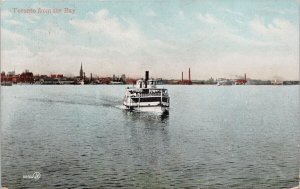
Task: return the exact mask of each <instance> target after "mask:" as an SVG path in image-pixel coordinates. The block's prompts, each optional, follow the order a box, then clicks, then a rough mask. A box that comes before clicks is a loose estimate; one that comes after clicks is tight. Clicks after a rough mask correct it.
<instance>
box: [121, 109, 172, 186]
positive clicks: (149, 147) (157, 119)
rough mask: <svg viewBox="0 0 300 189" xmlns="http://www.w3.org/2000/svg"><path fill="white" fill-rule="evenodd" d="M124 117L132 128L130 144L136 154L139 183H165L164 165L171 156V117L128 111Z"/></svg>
mask: <svg viewBox="0 0 300 189" xmlns="http://www.w3.org/2000/svg"><path fill="white" fill-rule="evenodd" d="M123 115H124V117H125V118H126V120H127V121H128V122H127V126H128V127H130V142H129V143H130V145H131V146H132V152H133V153H134V154H133V156H134V159H135V165H134V166H135V170H136V173H137V178H138V180H139V181H138V182H144V184H145V182H149V184H152V183H153V181H154V180H155V182H157V181H160V182H165V181H164V179H163V178H165V175H163V172H164V168H163V166H162V165H164V164H166V160H167V159H169V158H168V157H169V155H170V153H169V152H170V138H169V130H168V125H169V117H168V116H167V115H163V116H160V115H153V114H149V113H138V112H126V111H125V112H124V114H123ZM145 178H147V179H146V180H145Z"/></svg>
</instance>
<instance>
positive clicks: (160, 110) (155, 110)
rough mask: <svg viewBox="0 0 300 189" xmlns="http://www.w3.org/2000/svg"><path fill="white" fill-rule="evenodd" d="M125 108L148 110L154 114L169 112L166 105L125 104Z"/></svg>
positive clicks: (138, 110)
mask: <svg viewBox="0 0 300 189" xmlns="http://www.w3.org/2000/svg"><path fill="white" fill-rule="evenodd" d="M123 106H124V107H125V109H126V110H130V111H137V112H149V113H155V114H168V113H169V107H166V106H144V107H143V106H140V107H137V106H126V105H123Z"/></svg>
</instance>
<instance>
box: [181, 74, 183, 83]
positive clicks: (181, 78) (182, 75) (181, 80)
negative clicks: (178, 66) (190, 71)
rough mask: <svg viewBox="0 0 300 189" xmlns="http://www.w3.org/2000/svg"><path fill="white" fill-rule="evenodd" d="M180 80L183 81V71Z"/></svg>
mask: <svg viewBox="0 0 300 189" xmlns="http://www.w3.org/2000/svg"><path fill="white" fill-rule="evenodd" d="M181 81H183V72H181Z"/></svg>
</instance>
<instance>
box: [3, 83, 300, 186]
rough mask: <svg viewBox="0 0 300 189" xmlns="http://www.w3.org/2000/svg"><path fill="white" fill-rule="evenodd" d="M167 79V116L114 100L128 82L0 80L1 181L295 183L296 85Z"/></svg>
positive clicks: (40, 183)
mask: <svg viewBox="0 0 300 189" xmlns="http://www.w3.org/2000/svg"><path fill="white" fill-rule="evenodd" d="M166 87H167V88H168V89H169V93H170V96H171V110H170V115H169V116H168V117H160V116H156V115H150V114H145V113H130V112H126V111H124V110H122V109H120V108H119V105H120V104H121V100H122V97H123V94H124V88H125V86H34V85H33V86H30V85H28V86H13V87H1V98H2V99H1V102H2V103H1V126H2V139H1V140H2V160H1V164H2V184H3V186H6V187H9V188H10V189H11V188H111V187H118V186H123V187H126V188H133V187H138V188H183V187H187V188H258V189H260V188H284V187H292V186H296V185H297V180H298V175H299V147H298V144H299V139H298V137H299V136H300V128H299V116H298V115H299V101H298V99H299V98H298V97H299V92H298V91H299V88H298V86H224V87H217V86H166ZM36 171H37V172H40V173H41V178H40V179H39V180H34V179H25V178H23V175H32V174H33V173H34V172H36Z"/></svg>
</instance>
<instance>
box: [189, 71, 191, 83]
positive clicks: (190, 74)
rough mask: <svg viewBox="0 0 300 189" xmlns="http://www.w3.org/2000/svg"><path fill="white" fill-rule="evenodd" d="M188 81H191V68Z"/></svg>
mask: <svg viewBox="0 0 300 189" xmlns="http://www.w3.org/2000/svg"><path fill="white" fill-rule="evenodd" d="M189 81H191V68H189Z"/></svg>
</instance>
